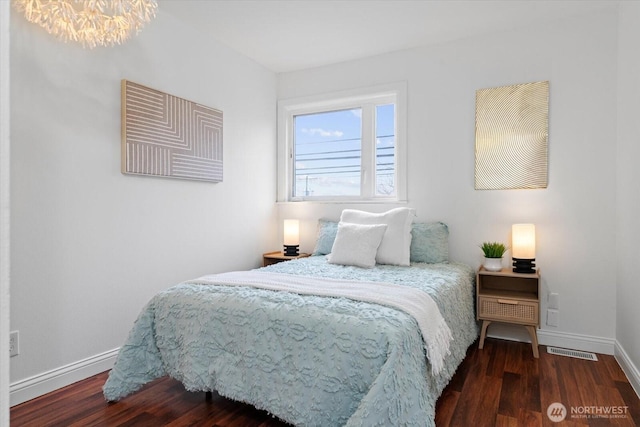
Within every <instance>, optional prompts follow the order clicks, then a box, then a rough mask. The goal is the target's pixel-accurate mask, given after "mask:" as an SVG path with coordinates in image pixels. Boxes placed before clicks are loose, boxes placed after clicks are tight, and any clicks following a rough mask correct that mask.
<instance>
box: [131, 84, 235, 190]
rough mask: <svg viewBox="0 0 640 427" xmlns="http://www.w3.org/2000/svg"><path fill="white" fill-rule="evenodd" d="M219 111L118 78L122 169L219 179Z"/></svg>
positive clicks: (220, 130)
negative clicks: (120, 98) (119, 87)
mask: <svg viewBox="0 0 640 427" xmlns="http://www.w3.org/2000/svg"><path fill="white" fill-rule="evenodd" d="M222 118H223V117H222V111H220V110H216V109H214V108H209V107H205V106H204V105H201V104H196V103H195V102H191V101H187V100H186V99H182V98H178V97H176V96H173V95H169V94H166V93H164V92H160V91H158V90H155V89H151V88H148V87H145V86H142V85H139V84H137V83H133V82H130V81H128V80H122V173H125V174H134V175H151V176H159V177H169V178H183V179H195V180H203V181H212V182H220V181H222Z"/></svg>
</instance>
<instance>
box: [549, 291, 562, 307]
mask: <svg viewBox="0 0 640 427" xmlns="http://www.w3.org/2000/svg"><path fill="white" fill-rule="evenodd" d="M548 307H549V308H553V309H554V310H557V309H559V308H560V295H559V294H557V293H555V292H554V293H550V294H549V305H548Z"/></svg>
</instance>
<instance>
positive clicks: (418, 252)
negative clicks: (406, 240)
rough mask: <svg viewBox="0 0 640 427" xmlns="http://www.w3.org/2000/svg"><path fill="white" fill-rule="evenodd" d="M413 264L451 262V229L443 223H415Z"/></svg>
mask: <svg viewBox="0 0 640 427" xmlns="http://www.w3.org/2000/svg"><path fill="white" fill-rule="evenodd" d="M411 262H427V263H430V264H436V263H440V262H449V227H447V225H446V224H444V223H442V222H416V223H413V227H412V228H411Z"/></svg>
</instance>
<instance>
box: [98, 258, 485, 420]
mask: <svg viewBox="0 0 640 427" xmlns="http://www.w3.org/2000/svg"><path fill="white" fill-rule="evenodd" d="M330 259H331V258H330V257H329V256H327V255H323V254H319V255H317V256H312V257H309V258H302V259H297V260H292V261H287V262H284V263H279V264H274V265H271V266H268V267H264V268H261V269H257V270H254V271H253V272H252V273H251V274H252V277H263V276H264V277H278V276H283V277H285V276H286V277H290V278H291V280H292V281H294V282H295V281H296V280H298V279H299V278H300V279H301V278H318V279H317V280H319V281H320V284H322V283H325V282H322V281H326V283H328V282H330V281H338V282H337V283H347V284H348V283H351V282H363V283H366V284H376V283H378V284H389V285H393V286H402V287H408V288H412V291H415V290H418V292H421V293H426V294H427V295H428V296H430V297H431V299H432V300H433V302H435V305H437V309H438V310H439V313H440V314H441V316H442V318H443V319H444V320H445V321H446V324H447V325H448V328H449V329H450V332H451V337H452V339H451V340H450V342H449V345H448V349H447V352H446V353H445V357H444V358H443V359H442V363H440V364H439V365H440V366H439V367H438V369H437V370H436V369H434V364H433V363H432V362H431V360H430V358H429V357H428V356H427V353H428V351H426V350H425V341H424V339H423V333H422V332H421V331H422V330H421V329H420V327H419V325H418V321H417V320H416V318H414V317H413V316H412V315H410V314H408V313H407V312H405V311H402V310H399V309H397V308H393V307H391V306H387V305H381V304H378V303H372V302H366V301H362V300H354V299H350V298H345V297H331V296H319V295H308V294H300V293H296V292H286V291H274V290H271V289H266V288H260V287H254V286H242V285H237V286H236V285H230V284H229V283H226V282H224V281H223V282H221V284H216V279H217V277H218V276H219V275H214V276H205V277H203V278H199V279H197V280H192V281H188V282H184V283H181V284H179V285H177V286H174V287H172V288H170V289H168V290H166V291H164V292H161V293H159V294H158V295H156V296H155V297H153V298H152V300H151V301H150V302H149V303H148V304H147V305H146V307H144V308H143V310H142V312H141V313H140V315H139V317H138V319H137V320H136V322H135V324H134V326H133V328H132V330H131V332H130V334H129V337H128V338H127V341H126V343H125V344H124V345H123V346H122V347H121V349H120V352H119V354H118V357H117V360H116V363H115V365H114V368H113V369H112V371H111V372H110V374H109V378H108V380H107V382H106V383H105V385H104V387H103V392H104V396H105V398H106V399H107V400H109V401H117V400H120V399H122V398H123V397H125V396H127V395H129V394H131V393H133V392H135V391H136V390H138V389H139V388H141V387H142V386H143V385H144V384H146V383H148V382H151V381H153V380H154V379H156V378H159V377H162V376H165V375H169V376H171V377H172V378H175V379H177V380H179V381H180V382H182V383H183V384H184V386H185V388H186V389H187V390H190V391H214V390H215V391H217V392H218V393H219V394H220V395H223V396H226V397H228V398H230V399H233V400H237V401H242V402H246V403H250V404H252V405H253V406H255V407H257V408H259V409H264V410H267V411H268V412H270V413H271V414H273V415H274V416H277V417H278V418H280V419H282V420H284V421H286V422H289V423H291V424H293V425H305V426H342V425H349V426H376V425H380V426H386V425H421V426H424V425H428V426H434V425H435V404H436V400H437V399H438V397H439V396H440V394H441V392H442V390H443V389H444V387H445V386H446V385H447V383H448V382H449V380H450V379H451V377H452V375H453V373H454V372H455V370H456V368H457V366H458V365H459V364H460V363H461V362H462V360H463V359H464V356H465V354H466V350H467V348H468V347H469V346H470V345H471V344H472V343H473V341H474V340H475V339H476V338H477V336H478V328H477V324H476V322H475V317H474V311H473V289H474V271H473V270H472V269H471V268H470V267H468V266H466V265H462V264H456V263H448V262H442V263H425V262H411V263H410V265H408V266H398V265H379V264H376V265H375V266H374V267H373V268H361V267H356V266H347V265H340V264H335V263H331V262H330ZM347 287H348V286H347Z"/></svg>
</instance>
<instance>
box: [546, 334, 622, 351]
mask: <svg viewBox="0 0 640 427" xmlns="http://www.w3.org/2000/svg"><path fill="white" fill-rule="evenodd" d="M538 342H539V343H540V344H542V345H550V346H553V347H562V348H569V349H572V350H582V351H590V352H593V353H600V354H610V355H612V354H613V352H614V347H615V340H614V339H613V338H602V337H594V336H592V335H581V334H572V333H568V332H555V331H549V330H546V329H538Z"/></svg>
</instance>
